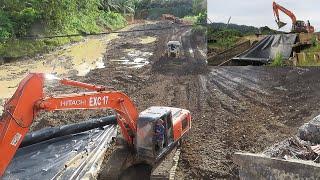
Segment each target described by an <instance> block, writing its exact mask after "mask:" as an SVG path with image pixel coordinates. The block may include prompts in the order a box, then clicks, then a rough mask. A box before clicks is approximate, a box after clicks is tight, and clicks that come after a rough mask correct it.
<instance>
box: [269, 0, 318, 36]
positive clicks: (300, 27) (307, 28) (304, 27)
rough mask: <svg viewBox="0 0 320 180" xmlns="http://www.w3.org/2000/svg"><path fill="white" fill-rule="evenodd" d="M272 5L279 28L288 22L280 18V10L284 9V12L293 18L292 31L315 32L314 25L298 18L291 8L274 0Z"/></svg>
mask: <svg viewBox="0 0 320 180" xmlns="http://www.w3.org/2000/svg"><path fill="white" fill-rule="evenodd" d="M272 7H273V13H274V16H275V18H276V23H277V25H278V27H279V29H280V28H282V27H284V26H285V25H286V23H284V22H282V21H281V20H280V15H279V11H282V12H283V13H285V14H286V15H287V16H289V17H290V18H291V21H292V30H291V31H292V32H294V33H301V32H305V33H313V32H314V27H313V26H311V25H310V22H309V21H308V23H307V24H306V23H305V22H304V21H300V20H297V18H296V16H295V15H294V14H293V12H291V11H290V10H288V9H286V8H284V7H283V6H281V5H279V4H277V3H276V2H274V1H273V4H272Z"/></svg>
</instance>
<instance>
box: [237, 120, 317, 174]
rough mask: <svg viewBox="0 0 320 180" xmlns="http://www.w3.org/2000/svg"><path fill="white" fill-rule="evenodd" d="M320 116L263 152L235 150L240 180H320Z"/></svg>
mask: <svg viewBox="0 0 320 180" xmlns="http://www.w3.org/2000/svg"><path fill="white" fill-rule="evenodd" d="M319 157H320V115H318V116H317V117H315V118H313V119H312V120H311V121H310V122H308V123H306V124H304V125H303V126H301V127H300V128H299V133H298V134H297V135H296V136H293V137H291V138H288V139H286V140H284V141H282V142H279V143H277V144H275V145H273V146H272V147H269V148H267V149H266V150H265V151H264V152H263V153H261V154H252V153H235V155H234V157H233V162H234V163H235V164H237V165H238V166H239V177H240V179H319V177H320V159H319Z"/></svg>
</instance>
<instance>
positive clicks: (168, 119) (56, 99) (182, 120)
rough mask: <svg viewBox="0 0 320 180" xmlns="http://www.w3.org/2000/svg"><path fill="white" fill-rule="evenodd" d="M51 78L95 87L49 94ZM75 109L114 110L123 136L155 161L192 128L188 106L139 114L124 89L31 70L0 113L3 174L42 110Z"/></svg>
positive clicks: (135, 149) (140, 155) (140, 156)
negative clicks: (160, 138)
mask: <svg viewBox="0 0 320 180" xmlns="http://www.w3.org/2000/svg"><path fill="white" fill-rule="evenodd" d="M48 78H50V79H55V81H59V82H60V84H62V85H67V86H73V87H78V88H84V89H87V90H90V91H92V92H83V93H77V94H68V95H60V96H49V97H45V95H44V92H43V87H44V83H45V80H46V79H48ZM71 109H111V110H114V111H115V113H116V117H117V123H118V125H119V127H120V131H121V134H122V136H123V139H124V140H125V141H126V142H127V144H128V146H129V147H130V149H132V150H133V152H134V154H135V156H136V158H137V159H138V160H139V161H141V162H145V163H148V164H150V165H154V164H156V163H158V161H159V160H160V159H162V158H163V156H165V154H166V153H167V152H169V151H170V150H172V149H173V148H174V147H175V146H176V145H177V144H178V142H179V141H180V139H181V138H182V137H183V136H184V135H185V134H186V133H187V132H188V131H189V130H190V128H191V115H190V112H189V111H188V110H185V109H180V108H173V107H158V106H154V107H150V108H148V109H147V110H145V111H143V112H141V113H140V115H139V114H138V112H137V109H136V107H135V105H134V103H133V102H132V100H131V99H130V98H129V97H128V96H127V95H125V94H124V93H122V92H119V91H113V90H108V89H107V88H106V87H103V86H96V85H92V84H87V83H82V82H78V81H72V80H68V79H59V78H56V77H54V76H50V75H46V74H42V73H31V74H29V75H28V76H27V77H25V78H24V79H23V80H22V81H21V82H20V84H19V86H18V88H17V90H16V92H15V93H14V95H13V96H12V97H11V98H10V99H9V100H8V101H6V103H5V105H4V112H3V114H2V116H1V117H0V154H1V158H0V175H1V176H2V175H3V174H4V172H5V170H6V168H7V166H8V165H9V163H10V161H11V160H12V158H13V157H14V155H15V153H16V151H17V149H18V148H19V145H20V143H21V141H22V140H23V138H24V136H25V135H26V133H27V132H28V131H29V128H30V126H31V124H32V122H33V120H34V119H35V117H36V115H37V114H38V112H39V111H43V110H44V111H55V110H71ZM159 119H161V120H162V121H159ZM157 122H162V123H163V126H164V128H165V129H164V146H163V148H162V149H161V148H159V147H157V145H156V144H157V143H155V142H154V137H153V136H154V135H155V132H154V130H155V124H156V123H157Z"/></svg>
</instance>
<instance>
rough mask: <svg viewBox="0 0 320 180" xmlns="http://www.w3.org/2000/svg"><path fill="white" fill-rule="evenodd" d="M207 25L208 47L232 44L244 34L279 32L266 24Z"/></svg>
mask: <svg viewBox="0 0 320 180" xmlns="http://www.w3.org/2000/svg"><path fill="white" fill-rule="evenodd" d="M208 27H209V28H208V37H209V47H213V48H214V47H216V48H222V49H224V48H229V47H231V46H233V45H234V44H235V43H237V42H238V41H239V39H241V37H244V36H250V35H255V34H277V33H281V32H279V31H275V30H272V29H270V28H269V27H267V26H266V27H261V28H257V27H253V26H246V25H237V24H228V25H227V24H225V23H212V24H210V25H208Z"/></svg>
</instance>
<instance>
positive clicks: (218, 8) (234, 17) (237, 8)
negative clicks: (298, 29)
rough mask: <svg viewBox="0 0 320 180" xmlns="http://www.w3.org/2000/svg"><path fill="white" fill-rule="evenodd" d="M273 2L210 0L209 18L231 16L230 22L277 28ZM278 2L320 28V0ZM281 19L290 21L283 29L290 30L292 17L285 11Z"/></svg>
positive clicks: (222, 20)
mask: <svg viewBox="0 0 320 180" xmlns="http://www.w3.org/2000/svg"><path fill="white" fill-rule="evenodd" d="M272 2H273V1H272V0H254V1H253V0H208V18H210V19H211V20H213V21H214V22H224V23H226V22H227V21H228V19H229V17H230V16H231V22H230V23H235V24H244V25H252V26H256V27H262V26H266V25H267V26H269V27H270V28H273V29H277V25H276V23H275V21H274V16H273V10H272ZM276 2H277V3H278V4H280V5H282V6H284V7H285V8H287V9H289V10H290V11H292V12H293V13H294V14H295V15H296V17H297V19H298V20H303V21H307V20H310V23H311V25H313V26H314V27H315V29H316V31H319V30H320V8H319V7H320V6H319V5H320V1H319V0H277V1H276ZM280 19H281V20H282V21H283V22H286V23H288V25H287V26H285V27H283V28H282V29H281V30H286V31H288V30H290V29H291V19H290V18H289V17H288V16H286V15H285V14H283V13H280Z"/></svg>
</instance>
